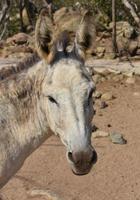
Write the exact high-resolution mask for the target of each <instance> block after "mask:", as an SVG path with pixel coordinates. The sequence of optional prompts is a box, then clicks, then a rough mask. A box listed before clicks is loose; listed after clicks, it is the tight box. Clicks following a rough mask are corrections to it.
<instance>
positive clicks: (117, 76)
mask: <svg viewBox="0 0 140 200" xmlns="http://www.w3.org/2000/svg"><path fill="white" fill-rule="evenodd" d="M123 79H124V75H123V74H120V75H115V76H114V77H113V78H112V80H113V81H115V82H120V81H122V80H123Z"/></svg>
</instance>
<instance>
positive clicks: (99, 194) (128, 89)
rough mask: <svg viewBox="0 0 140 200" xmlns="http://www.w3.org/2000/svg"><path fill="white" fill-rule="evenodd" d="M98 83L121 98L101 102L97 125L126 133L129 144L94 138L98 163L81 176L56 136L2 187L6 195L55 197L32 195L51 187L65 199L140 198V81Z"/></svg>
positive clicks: (23, 199) (38, 199)
mask: <svg viewBox="0 0 140 200" xmlns="http://www.w3.org/2000/svg"><path fill="white" fill-rule="evenodd" d="M97 89H98V90H99V91H101V92H106V91H111V92H112V93H113V95H114V96H115V97H116V98H115V99H113V100H111V101H109V102H108V104H109V106H108V107H107V108H105V109H100V108H99V106H98V102H97V103H96V111H97V112H96V116H95V118H94V122H95V124H96V126H97V127H98V128H99V129H100V130H103V131H109V132H111V131H117V132H120V133H122V134H123V135H124V137H125V138H126V139H127V144H126V145H117V144H113V143H111V141H110V140H109V138H97V139H92V142H93V144H94V147H95V148H96V151H97V153H98V161H97V164H96V165H95V166H94V167H93V169H92V171H91V172H90V173H89V174H88V175H86V176H80V177H79V176H75V175H73V173H72V172H71V170H70V168H69V165H68V163H67V161H66V157H65V148H64V146H63V145H62V144H61V142H60V141H59V138H56V137H51V138H50V139H48V140H47V141H46V142H45V143H44V144H43V145H42V146H41V147H40V148H39V149H38V150H36V151H35V152H34V153H33V154H32V155H31V156H30V157H29V158H28V159H27V160H26V161H25V163H24V166H23V167H22V169H21V170H20V171H19V172H18V173H17V174H16V175H15V176H14V177H13V178H12V179H11V180H10V181H9V183H8V184H7V185H6V186H5V187H4V188H3V189H2V190H1V195H2V198H1V199H2V200H5V199H6V200H30V199H31V200H50V198H48V197H47V196H46V195H36V194H34V195H32V192H33V191H38V190H41V191H43V192H44V193H45V191H48V190H49V191H51V192H53V193H55V194H57V195H58V196H59V197H60V199H61V200H140V81H139V80H137V83H136V84H135V85H127V84H125V83H124V82H120V83H114V82H112V81H106V82H103V83H100V84H99V85H98V86H97ZM110 126H111V127H110ZM52 199H53V198H52ZM54 199H55V198H54Z"/></svg>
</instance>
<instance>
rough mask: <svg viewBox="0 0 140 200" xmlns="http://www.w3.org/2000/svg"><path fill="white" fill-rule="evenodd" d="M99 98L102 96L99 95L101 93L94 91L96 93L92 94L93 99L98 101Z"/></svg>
mask: <svg viewBox="0 0 140 200" xmlns="http://www.w3.org/2000/svg"><path fill="white" fill-rule="evenodd" d="M101 96H102V94H101V92H99V91H98V90H96V91H95V92H94V93H93V97H94V98H96V99H99V98H100V97H101Z"/></svg>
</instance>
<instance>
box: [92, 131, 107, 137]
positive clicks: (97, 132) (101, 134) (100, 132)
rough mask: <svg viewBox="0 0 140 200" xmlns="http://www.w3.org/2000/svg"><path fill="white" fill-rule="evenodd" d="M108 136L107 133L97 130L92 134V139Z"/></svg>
mask: <svg viewBox="0 0 140 200" xmlns="http://www.w3.org/2000/svg"><path fill="white" fill-rule="evenodd" d="M108 136H109V133H108V132H105V131H100V130H97V131H95V132H93V133H92V138H98V137H108Z"/></svg>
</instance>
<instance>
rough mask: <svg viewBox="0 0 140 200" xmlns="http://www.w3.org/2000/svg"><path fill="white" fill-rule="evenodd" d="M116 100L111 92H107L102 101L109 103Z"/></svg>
mask: <svg viewBox="0 0 140 200" xmlns="http://www.w3.org/2000/svg"><path fill="white" fill-rule="evenodd" d="M113 98H114V96H113V95H112V93H111V92H106V93H104V94H102V96H101V99H102V100H104V101H109V100H112V99H113Z"/></svg>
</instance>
